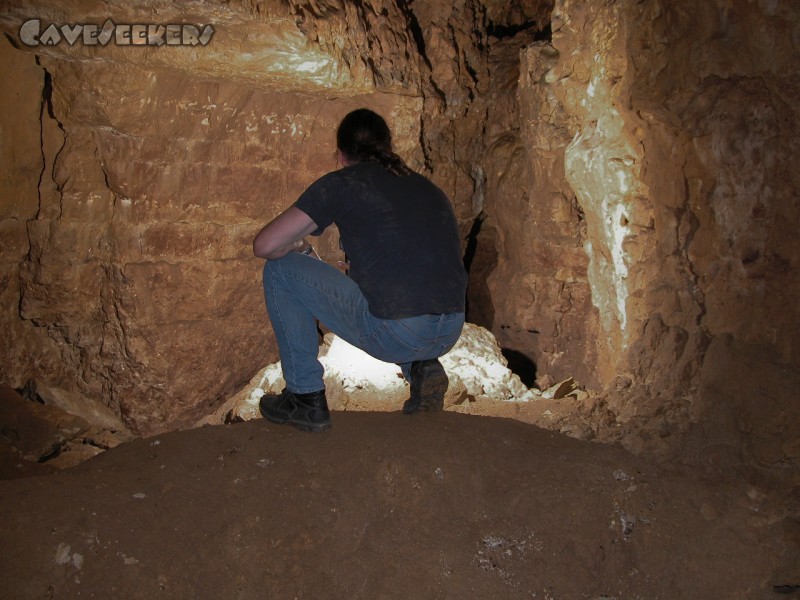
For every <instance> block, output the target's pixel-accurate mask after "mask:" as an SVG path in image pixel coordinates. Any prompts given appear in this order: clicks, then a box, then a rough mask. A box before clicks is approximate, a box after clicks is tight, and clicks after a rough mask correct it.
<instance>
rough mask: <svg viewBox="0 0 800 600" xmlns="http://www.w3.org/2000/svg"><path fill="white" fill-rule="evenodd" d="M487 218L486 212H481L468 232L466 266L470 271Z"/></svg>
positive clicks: (465, 254) (465, 255)
mask: <svg viewBox="0 0 800 600" xmlns="http://www.w3.org/2000/svg"><path fill="white" fill-rule="evenodd" d="M485 220H486V213H484V212H481V213H480V214H479V215H478V216H477V217H475V220H474V221H473V222H472V227H471V228H470V230H469V233H468V234H467V247H466V249H465V250H464V268H465V269H466V270H467V273H469V271H470V269H471V268H472V262H473V261H474V260H475V253H476V252H477V250H478V234H479V233H480V232H481V227H482V226H483V222H484V221H485Z"/></svg>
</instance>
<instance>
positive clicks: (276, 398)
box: [258, 388, 331, 431]
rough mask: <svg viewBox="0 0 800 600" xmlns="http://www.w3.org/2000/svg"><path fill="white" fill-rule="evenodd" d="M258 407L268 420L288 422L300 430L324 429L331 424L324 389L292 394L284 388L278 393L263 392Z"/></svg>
mask: <svg viewBox="0 0 800 600" xmlns="http://www.w3.org/2000/svg"><path fill="white" fill-rule="evenodd" d="M258 408H259V410H260V411H261V414H262V415H263V416H264V418H265V419H267V420H268V421H271V422H273V423H278V424H281V425H283V424H284V423H288V424H289V425H294V426H295V427H297V429H300V430H302V431H324V430H326V429H328V428H329V427H330V426H331V413H330V412H329V411H328V400H327V398H325V390H320V391H318V392H311V393H309V394H294V393H292V392H290V391H289V390H287V389H286V388H284V390H283V391H282V392H281V393H280V394H278V395H275V394H265V395H264V396H263V397H262V398H261V402H259V403H258Z"/></svg>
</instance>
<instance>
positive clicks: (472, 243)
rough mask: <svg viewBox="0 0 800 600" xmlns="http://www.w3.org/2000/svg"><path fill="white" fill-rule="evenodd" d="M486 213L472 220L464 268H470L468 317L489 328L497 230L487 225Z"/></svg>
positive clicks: (492, 306) (495, 263)
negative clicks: (491, 278)
mask: <svg viewBox="0 0 800 600" xmlns="http://www.w3.org/2000/svg"><path fill="white" fill-rule="evenodd" d="M486 217H487V215H486V213H484V212H481V213H480V214H479V215H478V216H477V217H476V218H475V220H474V221H473V222H472V227H471V228H470V231H469V233H468V234H467V244H466V248H465V250H464V269H465V270H466V271H467V277H468V284H467V298H466V317H467V320H468V321H469V322H471V323H475V324H476V325H480V326H481V327H486V328H487V329H491V328H492V323H493V321H494V303H493V302H492V293H491V290H490V289H489V284H488V283H487V281H488V279H489V276H490V275H491V274H492V272H494V269H495V267H496V266H497V259H498V253H497V247H496V244H497V239H496V230H495V229H494V227H492V226H491V225H489V226H486V225H485V221H486Z"/></svg>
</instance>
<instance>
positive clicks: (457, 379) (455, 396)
mask: <svg viewBox="0 0 800 600" xmlns="http://www.w3.org/2000/svg"><path fill="white" fill-rule="evenodd" d="M319 356H320V362H321V363H322V365H323V366H324V367H325V390H326V396H327V398H328V405H329V406H330V408H331V409H333V410H378V411H394V410H400V409H401V408H402V406H403V402H405V400H407V399H408V397H409V385H408V383H407V382H406V381H405V379H403V375H402V373H401V371H400V367H398V366H397V365H395V364H392V363H386V362H383V361H380V360H377V359H375V358H372V357H371V356H369V355H368V354H366V353H364V352H363V351H361V350H359V349H358V348H356V347H354V346H352V345H350V344H348V343H347V342H345V341H344V340H343V339H341V338H339V337H337V336H336V335H334V334H330V333H329V334H328V335H326V336H325V340H324V342H323V344H322V346H320V353H319ZM440 360H441V363H442V366H443V367H444V369H445V371H446V373H447V376H448V378H449V380H450V384H449V386H448V389H447V394H446V395H445V400H444V406H445V409H447V408H449V407H453V406H456V405H460V404H463V403H464V402H466V401H470V400H478V399H482V400H492V401H499V402H507V401H511V402H527V401H529V400H532V399H535V398H538V397H539V392H538V391H537V390H532V389H528V388H527V387H526V386H525V385H524V384H523V383H522V381H521V380H520V378H519V376H517V375H516V374H514V373H512V372H511V371H510V370H509V369H508V367H507V362H506V359H505V358H504V357H503V355H502V353H501V352H500V347H499V346H498V344H497V341H496V340H495V338H494V336H493V335H492V334H491V333H490V332H489V331H488V330H486V329H484V328H483V327H479V326H478V325H473V324H471V323H467V324H466V325H465V326H464V331H463V332H462V334H461V337H460V338H459V340H458V342H457V343H456V345H455V346H454V347H453V349H452V350H451V351H450V352H449V353H447V354H446V355H444V356H443V357H442V358H441V359H440ZM284 385H285V382H284V379H283V375H282V373H281V364H280V362H278V363H274V364H271V365H268V366H267V367H265V368H264V369H263V370H261V371H260V372H259V373H258V374H257V375H256V376H255V377H254V378H253V379H252V380H251V382H250V384H249V385H248V386H246V387H245V388H244V389H243V390H242V391H241V392H239V393H238V394H236V396H234V397H232V398H231V399H230V400H228V401H227V402H226V403H225V404H224V405H223V406H222V407H221V408H220V409H219V410H217V411H216V412H215V413H214V414H213V415H210V416H209V417H206V418H205V419H203V420H202V421H201V422H200V423H198V424H206V423H219V422H221V421H226V420H230V419H235V418H239V419H244V420H248V419H253V418H257V417H259V416H260V415H259V412H258V403H259V401H260V400H261V397H262V396H263V395H264V394H278V393H280V392H281V390H282V389H283V387H284Z"/></svg>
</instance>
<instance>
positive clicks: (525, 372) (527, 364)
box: [501, 348, 536, 388]
mask: <svg viewBox="0 0 800 600" xmlns="http://www.w3.org/2000/svg"><path fill="white" fill-rule="evenodd" d="M501 352H502V353H503V357H505V359H506V360H507V361H508V368H509V369H510V370H511V372H512V373H514V374H515V375H517V376H518V377H519V378H520V380H521V381H522V383H524V384H525V386H526V387H529V388H532V387H535V386H536V363H535V362H533V361H532V360H531V359H530V358H529V357H528V356H526V355H525V354H523V353H522V352H520V351H519V350H512V349H511V348H502V349H501Z"/></svg>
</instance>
